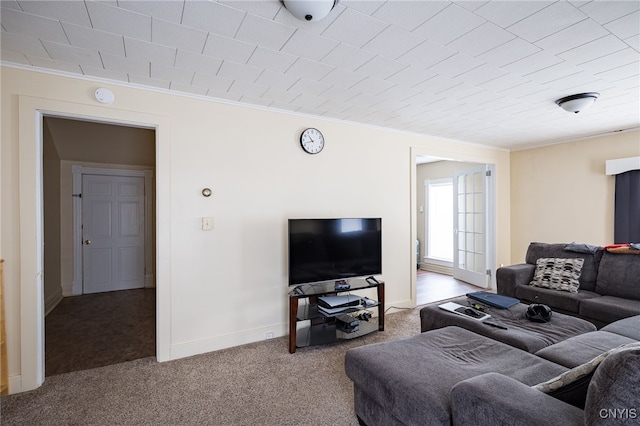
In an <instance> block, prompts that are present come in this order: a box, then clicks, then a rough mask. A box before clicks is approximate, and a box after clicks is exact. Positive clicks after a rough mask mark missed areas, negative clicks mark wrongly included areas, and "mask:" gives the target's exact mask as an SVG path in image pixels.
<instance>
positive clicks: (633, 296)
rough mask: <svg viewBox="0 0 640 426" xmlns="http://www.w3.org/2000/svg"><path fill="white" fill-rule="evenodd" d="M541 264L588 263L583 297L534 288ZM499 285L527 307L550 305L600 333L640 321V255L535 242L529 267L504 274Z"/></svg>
mask: <svg viewBox="0 0 640 426" xmlns="http://www.w3.org/2000/svg"><path fill="white" fill-rule="evenodd" d="M576 250H577V251H576ZM580 251H582V252H580ZM541 258H578V259H584V263H583V266H582V271H581V274H580V277H579V279H578V281H579V283H580V287H579V289H578V291H577V292H575V293H572V292H569V291H559V290H555V289H548V288H542V287H535V286H532V285H529V284H530V282H531V281H532V279H533V276H534V271H535V269H536V261H537V260H538V259H541ZM496 281H497V292H498V293H499V294H504V295H506V296H510V297H515V298H517V299H520V300H521V301H522V302H524V303H544V304H545V305H548V306H550V307H551V308H552V309H553V310H554V311H558V312H562V313H565V314H569V315H573V316H578V317H580V318H584V319H586V320H588V321H590V322H592V323H593V324H595V325H596V326H597V327H598V328H600V327H603V326H605V325H606V324H609V323H611V322H614V321H616V320H619V319H622V318H626V317H630V316H634V315H640V254H615V253H610V252H608V251H606V250H604V249H603V248H602V247H595V246H587V245H585V244H567V243H563V244H549V243H539V242H534V243H531V244H530V245H529V248H528V250H527V254H526V257H525V263H522V264H517V265H511V266H505V267H502V268H499V269H498V270H497V272H496Z"/></svg>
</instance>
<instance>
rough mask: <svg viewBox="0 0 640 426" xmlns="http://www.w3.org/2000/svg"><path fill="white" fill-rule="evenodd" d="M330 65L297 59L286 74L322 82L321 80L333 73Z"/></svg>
mask: <svg viewBox="0 0 640 426" xmlns="http://www.w3.org/2000/svg"><path fill="white" fill-rule="evenodd" d="M333 68H334V67H332V66H331V65H327V64H322V63H320V62H316V61H310V60H309V59H305V58H299V59H298V60H297V61H296V62H295V63H294V64H293V65H291V67H289V69H288V70H287V71H286V74H290V75H295V76H297V77H305V78H310V79H315V80H322V78H323V77H324V76H325V75H327V74H329V73H330V72H331V71H333Z"/></svg>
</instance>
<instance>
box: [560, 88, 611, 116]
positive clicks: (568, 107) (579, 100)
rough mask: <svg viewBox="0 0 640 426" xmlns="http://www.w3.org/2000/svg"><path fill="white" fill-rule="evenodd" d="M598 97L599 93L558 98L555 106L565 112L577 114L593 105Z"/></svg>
mask: <svg viewBox="0 0 640 426" xmlns="http://www.w3.org/2000/svg"><path fill="white" fill-rule="evenodd" d="M598 96H600V93H596V92H588V93H578V94H577V95H571V96H565V97H564V98H560V99H558V100H557V101H556V104H557V105H558V106H559V107H560V108H562V109H563V110H565V111H567V112H573V113H575V114H577V113H579V112H580V111H583V110H585V109H587V108H589V107H590V106H591V105H593V103H594V102H595V101H596V99H598Z"/></svg>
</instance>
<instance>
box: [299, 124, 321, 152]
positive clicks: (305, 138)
mask: <svg viewBox="0 0 640 426" xmlns="http://www.w3.org/2000/svg"><path fill="white" fill-rule="evenodd" d="M300 146H302V149H303V150H304V152H306V153H308V154H317V153H319V152H320V151H322V148H324V136H322V133H320V130H318V129H314V128H309V129H306V130H305V131H303V132H302V134H301V135H300Z"/></svg>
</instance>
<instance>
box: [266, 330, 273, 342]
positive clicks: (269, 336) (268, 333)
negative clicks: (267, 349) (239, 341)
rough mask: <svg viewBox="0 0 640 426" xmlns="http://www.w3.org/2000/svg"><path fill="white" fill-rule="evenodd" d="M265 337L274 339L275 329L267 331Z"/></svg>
mask: <svg viewBox="0 0 640 426" xmlns="http://www.w3.org/2000/svg"><path fill="white" fill-rule="evenodd" d="M264 338H265V339H266V340H269V339H273V331H267V333H266V334H265V335H264Z"/></svg>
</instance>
